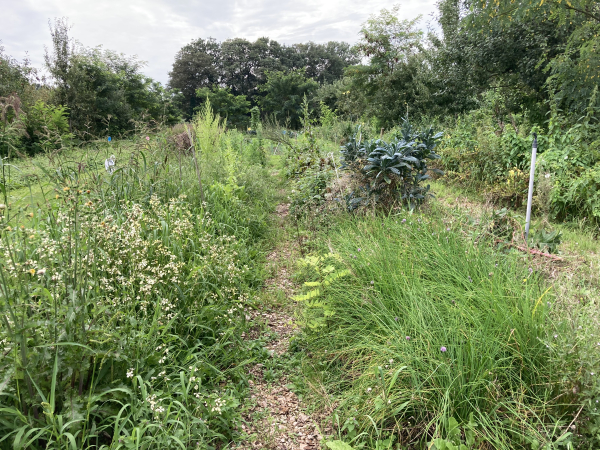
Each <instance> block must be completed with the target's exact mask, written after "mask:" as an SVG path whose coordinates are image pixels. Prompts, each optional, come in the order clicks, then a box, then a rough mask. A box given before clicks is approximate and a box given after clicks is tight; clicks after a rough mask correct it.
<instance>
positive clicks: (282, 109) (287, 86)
mask: <svg viewBox="0 0 600 450" xmlns="http://www.w3.org/2000/svg"><path fill="white" fill-rule="evenodd" d="M318 87H319V84H318V83H317V82H316V81H315V80H313V79H312V78H308V77H307V76H306V73H305V71H304V70H303V69H299V70H291V71H289V72H282V71H279V72H267V82H266V83H265V84H264V85H261V86H260V90H261V91H262V92H263V93H264V94H265V96H264V97H263V98H262V99H261V101H260V103H261V109H262V110H263V111H266V112H268V113H271V114H272V115H273V116H274V117H275V118H276V119H277V120H279V121H280V122H282V123H289V126H290V127H292V128H295V129H297V128H299V127H300V124H301V120H300V119H301V117H302V102H303V100H304V97H305V96H306V97H307V98H310V97H312V95H313V94H314V92H315V91H316V90H317V89H318Z"/></svg>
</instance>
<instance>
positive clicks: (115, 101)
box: [0, 0, 600, 152]
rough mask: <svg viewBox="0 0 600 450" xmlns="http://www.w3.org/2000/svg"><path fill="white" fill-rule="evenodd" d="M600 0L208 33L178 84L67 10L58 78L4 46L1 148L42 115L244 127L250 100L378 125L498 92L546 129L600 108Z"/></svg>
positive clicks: (454, 0) (504, 112) (189, 47)
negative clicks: (84, 35)
mask: <svg viewBox="0 0 600 450" xmlns="http://www.w3.org/2000/svg"><path fill="white" fill-rule="evenodd" d="M599 8H600V7H599V6H598V3H597V2H595V1H592V0H573V1H560V0H551V1H545V2H534V1H532V0H527V1H523V2H516V3H514V2H512V1H511V0H499V1H496V2H480V1H475V0H440V1H439V3H438V14H437V17H436V20H437V23H438V27H437V30H438V31H435V29H434V31H427V32H426V31H423V24H422V19H421V18H420V17H418V18H416V19H413V20H403V19H401V18H400V16H401V10H400V8H399V7H398V6H394V7H392V8H390V9H384V10H382V11H380V12H379V13H378V14H374V15H372V16H371V17H370V18H369V19H368V20H367V21H366V22H365V23H364V24H363V25H362V27H361V29H360V32H359V39H358V42H357V43H356V44H355V45H350V44H349V43H345V42H334V41H331V42H328V43H325V44H318V43H314V42H308V43H299V44H294V45H284V44H280V43H279V42H277V41H275V40H272V39H269V38H267V37H263V38H260V39H257V40H256V41H254V42H251V41H249V40H246V39H241V38H235V39H228V40H225V41H223V42H218V41H216V40H215V39H212V38H206V39H204V38H200V39H197V40H194V41H192V42H190V43H189V44H186V45H184V46H183V47H182V48H181V49H180V50H179V51H178V52H177V54H176V55H175V57H174V63H173V66H172V69H171V71H170V73H169V82H168V85H167V86H162V85H161V84H160V83H158V82H156V81H155V80H152V79H151V78H149V77H147V76H146V75H144V74H143V67H144V64H143V62H142V61H140V60H138V59H137V58H133V57H127V56H126V55H123V54H118V53H115V52H112V51H110V50H105V49H103V48H102V47H96V48H87V47H84V46H82V45H81V44H79V43H78V42H77V41H76V40H74V39H73V38H72V37H71V36H70V34H69V31H70V30H69V26H68V23H67V21H66V20H64V19H60V20H56V21H55V22H54V23H52V24H50V25H51V26H50V31H51V37H52V46H51V48H50V49H49V50H47V52H46V55H45V66H46V69H47V73H49V79H44V78H43V77H41V75H40V72H39V71H37V70H36V69H35V68H33V67H31V65H30V64H29V63H28V62H27V61H25V62H17V61H15V60H14V59H12V58H11V57H10V56H8V55H6V54H5V52H4V51H3V49H2V48H1V47H0V108H1V111H2V115H1V120H2V129H3V132H2V133H3V134H2V136H3V137H2V143H1V144H0V145H2V146H3V150H2V151H3V152H6V148H7V146H8V145H10V144H7V142H13V144H14V142H15V133H17V131H18V130H17V131H15V129H16V128H19V127H17V126H15V123H16V122H15V120H16V119H17V118H21V119H20V120H21V122H23V123H21V126H20V131H19V132H20V133H21V134H20V136H19V137H18V139H17V140H19V142H22V143H23V142H24V143H25V144H24V145H25V146H26V147H27V148H28V149H30V150H31V151H34V150H35V148H36V145H37V146H38V147H39V145H40V142H39V141H40V139H41V138H40V135H41V134H44V133H46V135H47V134H48V132H44V133H42V132H41V131H40V130H37V131H36V130H35V128H36V126H38V125H36V124H38V123H45V122H48V123H46V124H45V125H44V126H46V128H47V129H48V130H50V131H52V130H54V132H55V133H58V134H60V133H63V132H67V131H68V132H69V133H71V134H73V135H75V136H77V137H78V138H80V139H87V138H89V137H90V136H96V135H101V134H119V133H121V134H122V133H127V132H128V131H130V130H132V129H134V128H135V126H136V123H139V122H148V121H154V122H156V123H164V124H173V123H176V122H178V121H181V120H182V119H189V118H190V117H192V116H193V115H194V113H195V111H197V110H198V108H199V107H201V106H202V105H203V103H204V102H205V101H206V99H209V100H210V102H211V104H212V105H213V107H214V109H215V110H216V111H217V112H219V113H220V114H221V116H223V117H226V118H227V121H228V123H229V125H230V126H235V127H239V128H241V127H246V126H248V125H249V124H250V116H251V113H250V110H251V109H253V108H255V109H259V110H260V114H261V115H262V117H263V118H264V117H272V118H274V119H276V120H278V121H279V122H280V123H281V124H282V125H286V126H288V127H290V128H298V127H299V126H300V119H299V118H300V115H301V111H302V103H303V101H304V98H305V97H306V98H307V101H308V102H309V106H310V109H311V110H313V111H315V112H318V111H320V110H321V109H322V107H323V106H326V107H327V108H329V110H331V111H334V112H335V114H336V115H337V116H338V117H342V118H346V119H349V120H361V121H370V122H372V123H373V124H374V125H375V126H377V127H391V126H393V125H394V124H397V123H399V121H400V120H401V119H402V118H403V117H407V116H410V117H411V118H415V117H437V118H448V117H456V116H457V115H459V114H462V113H464V112H467V111H471V110H474V109H477V108H479V107H481V105H482V104H484V103H486V102H488V101H489V99H490V98H493V104H494V108H495V113H494V114H495V115H496V116H497V120H499V121H500V122H502V123H503V122H505V121H507V120H512V119H511V117H513V116H514V115H515V114H520V115H522V116H526V117H527V120H529V121H530V122H531V123H534V124H539V125H543V124H544V121H545V120H547V115H548V113H549V111H550V110H551V109H552V108H558V109H560V110H561V111H565V112H566V113H568V114H571V115H573V117H576V116H577V115H578V114H579V115H580V114H581V113H582V112H583V111H584V110H586V108H589V107H590V98H592V97H593V92H594V90H595V89H596V90H597V87H598V73H599V69H600V58H599V56H598V55H599V54H600V53H599V52H598V47H599V44H600V42H599V38H598V30H599V27H600V12H599ZM36 105H37V106H36ZM255 112H256V111H255ZM21 113H23V114H21ZM27 121H29V122H28V123H25V122H27ZM9 124H12V127H9ZM7 130H9V131H10V130H12V131H11V133H12V134H11V135H10V136H9V132H8V131H7ZM27 130H29V131H27ZM48 130H47V131H48ZM11 136H12V137H11ZM11 139H12V141H11Z"/></svg>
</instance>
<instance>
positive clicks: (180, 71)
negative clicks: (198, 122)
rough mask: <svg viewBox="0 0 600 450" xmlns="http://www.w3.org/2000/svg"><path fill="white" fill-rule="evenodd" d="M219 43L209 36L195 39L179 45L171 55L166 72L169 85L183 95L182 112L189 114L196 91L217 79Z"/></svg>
mask: <svg viewBox="0 0 600 450" xmlns="http://www.w3.org/2000/svg"><path fill="white" fill-rule="evenodd" d="M220 60H221V46H220V44H219V43H218V42H217V41H216V40H215V39H213V38H208V39H197V40H195V41H193V42H191V43H189V44H187V45H185V46H184V47H182V48H181V50H179V51H178V52H177V54H176V55H175V62H174V63H173V69H172V70H171V72H169V86H170V87H171V88H173V89H176V90H179V91H180V92H181V93H182V95H183V104H184V105H185V106H184V112H185V114H186V116H187V117H191V115H192V114H193V111H194V108H195V107H196V106H198V104H199V101H198V98H197V97H196V90H197V89H199V88H202V87H210V86H213V85H216V84H218V83H220V81H221V69H220Z"/></svg>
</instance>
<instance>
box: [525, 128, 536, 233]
mask: <svg viewBox="0 0 600 450" xmlns="http://www.w3.org/2000/svg"><path fill="white" fill-rule="evenodd" d="M536 155H537V134H536V133H533V145H532V146H531V170H530V171H529V191H528V192H527V215H526V216H525V242H527V239H528V237H529V224H530V222H531V200H532V198H533V177H534V176H535V157H536Z"/></svg>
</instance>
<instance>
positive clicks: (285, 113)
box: [0, 0, 600, 450]
mask: <svg viewBox="0 0 600 450" xmlns="http://www.w3.org/2000/svg"><path fill="white" fill-rule="evenodd" d="M438 7H439V15H438V17H437V20H438V23H439V25H440V32H439V33H437V34H436V33H433V32H429V33H424V32H423V31H421V30H420V28H419V24H420V18H415V19H413V20H403V19H401V18H400V14H401V12H402V10H401V9H400V8H399V7H397V6H394V7H392V8H391V9H388V10H382V11H381V12H380V13H379V14H374V15H372V16H371V17H370V18H369V20H367V21H366V22H365V23H364V24H363V26H362V28H361V30H360V35H359V36H360V38H359V41H358V43H357V44H356V45H355V46H350V45H349V44H346V43H338V42H330V43H328V44H315V43H307V44H296V45H291V46H285V45H280V44H278V43H277V42H275V41H272V40H269V39H268V38H261V39H259V40H257V41H256V42H253V43H252V42H249V41H247V40H244V39H230V40H226V41H224V42H221V43H220V42H217V41H215V40H213V39H198V40H195V41H193V42H192V43H190V44H188V45H186V46H184V47H183V48H182V49H181V50H180V52H178V54H177V55H176V56H175V62H174V65H173V70H172V71H171V73H170V86H169V87H168V88H163V87H162V86H160V85H159V84H157V83H155V82H153V81H152V80H150V79H149V78H147V77H145V76H144V75H143V74H142V72H141V70H142V67H143V65H142V63H141V62H140V61H137V60H136V59H134V58H128V57H126V56H124V55H117V54H115V53H113V52H111V51H106V50H102V49H100V48H95V49H87V48H84V47H83V46H81V45H80V44H78V43H76V41H74V40H72V38H71V37H70V35H69V26H68V24H67V22H66V21H65V20H58V21H56V22H54V24H53V25H51V35H52V39H53V46H52V49H51V51H49V52H48V53H47V55H46V69H47V70H48V73H49V74H50V77H51V79H49V80H44V79H43V78H41V77H40V75H39V73H40V72H38V71H36V70H35V69H34V68H32V67H31V66H30V65H29V64H28V62H27V61H25V62H22V63H20V62H17V61H15V60H14V59H12V58H10V57H9V56H7V55H5V54H4V52H3V49H2V48H0V121H1V122H2V123H1V125H0V154H1V155H2V159H1V160H0V162H1V165H0V169H1V171H0V195H1V198H0V202H1V203H0V212H1V218H0V221H1V224H0V238H1V239H0V250H1V252H0V323H1V326H0V351H1V352H2V353H1V355H2V356H1V358H0V405H1V407H0V448H2V449H4V448H6V449H8V448H16V449H18V448H23V449H25V448H33V449H37V448H39V449H41V448H47V449H54V448H56V449H58V448H72V449H76V448H107V449H108V448H111V449H117V448H147V449H150V448H157V449H158V448H161V449H162V448H188V447H190V448H191V447H193V446H194V447H197V448H208V449H211V448H214V449H217V448H219V449H222V448H228V447H231V446H235V445H236V443H238V442H240V441H243V440H244V439H245V438H246V437H247V436H243V434H244V433H245V431H241V430H245V429H246V428H243V427H241V425H242V414H241V412H240V410H241V409H243V408H245V407H246V406H247V401H248V399H247V396H248V388H249V380H250V377H251V376H253V375H252V373H251V371H250V370H249V367H250V365H251V364H254V363H256V362H259V363H260V364H262V363H263V362H267V361H268V362H267V363H266V369H265V371H264V373H265V380H266V381H274V380H276V379H277V378H278V377H279V375H280V374H281V373H282V372H284V371H285V370H286V367H285V363H282V362H280V361H281V360H275V359H269V358H270V354H269V352H268V351H267V350H266V348H265V347H264V342H263V340H262V339H263V338H260V337H259V338H257V339H250V338H248V334H246V332H247V331H249V326H248V323H247V322H248V320H249V317H250V316H249V315H248V312H249V309H250V308H261V307H265V305H266V303H264V299H262V300H261V297H260V296H259V295H257V293H258V292H259V290H260V289H261V286H262V284H263V282H264V279H265V276H266V274H265V271H264V269H263V256H262V255H263V254H264V250H265V249H266V244H267V243H268V241H269V239H270V238H271V235H272V231H271V227H270V219H269V214H270V212H271V210H272V207H273V206H274V197H275V196H276V195H278V196H281V197H285V196H287V197H288V201H289V219H287V225H288V227H289V229H288V230H286V233H288V234H289V235H290V236H292V239H293V240H294V241H295V242H294V243H293V245H294V246H296V247H297V249H298V250H299V252H300V254H301V255H302V258H301V259H300V260H299V261H298V262H297V264H296V273H295V277H296V281H298V282H299V283H303V284H301V285H300V286H299V289H298V292H296V293H295V294H294V295H291V296H290V297H291V298H290V299H283V296H284V295H283V290H282V291H281V292H280V293H279V294H276V296H277V299H278V300H277V301H278V302H284V300H290V301H294V302H295V306H296V314H297V324H298V325H299V329H298V332H297V334H296V335H295V336H294V337H293V338H292V339H291V345H290V349H289V351H288V355H287V356H289V358H288V359H289V361H291V362H290V368H288V369H290V370H291V369H293V370H294V372H295V373H294V382H293V385H291V386H293V388H294V389H295V390H296V391H297V392H298V393H300V394H302V397H303V399H304V400H305V401H306V402H307V403H308V405H309V406H310V408H311V409H312V410H315V411H317V412H319V414H320V415H321V416H322V417H325V419H323V420H322V423H321V425H323V429H324V430H327V429H330V430H331V434H330V435H328V436H325V438H326V439H325V442H324V443H323V444H324V445H325V446H326V447H328V448H330V449H333V450H336V449H344V450H348V449H359V448H363V449H373V450H382V449H424V448H427V449H438V450H442V449H460V450H464V449H480V450H484V449H485V450H487V449H506V450H508V449H527V450H529V449H531V450H541V449H544V450H551V449H552V450H559V449H580V450H591V449H594V448H598V446H600V434H599V433H600V432H599V430H600V414H599V413H598V409H597V408H598V406H597V405H598V402H599V401H600V387H599V386H600V385H599V382H598V380H599V378H598V370H599V369H600V367H598V365H599V362H598V361H599V359H598V357H597V355H598V349H599V348H600V347H599V346H600V344H599V343H598V337H597V328H598V326H599V324H600V320H599V318H600V316H599V314H598V278H597V270H596V268H597V265H598V260H597V254H598V252H599V248H598V246H597V242H596V240H597V236H598V225H599V221H600V188H599V186H600V176H599V173H600V172H599V164H600V156H599V155H600V153H599V148H598V143H599V142H600V132H599V128H598V114H599V111H600V110H599V106H598V99H599V98H600V97H599V95H598V77H597V73H598V68H599V67H598V63H599V62H598V61H599V60H598V56H597V55H598V52H597V47H598V33H597V32H598V26H599V25H598V21H599V19H600V11H599V9H598V4H597V2H592V1H589V0H577V1H567V2H561V1H550V2H533V1H525V2H519V3H518V4H516V3H514V2H509V1H504V0H501V1H497V2H491V3H490V2H483V3H482V2H472V1H470V0H465V1H462V0H461V1H453V0H447V1H446V0H443V1H440V2H439V4H438ZM183 118H185V119H186V120H188V121H187V122H184V121H183ZM532 133H536V134H537V137H538V144H539V145H538V161H537V166H536V167H537V169H536V179H535V192H534V221H533V226H532V229H531V232H530V234H529V236H528V240H526V239H525V236H524V231H523V222H524V221H523V218H522V217H521V213H522V211H523V208H524V203H525V199H526V195H527V189H528V184H529V183H528V182H529V178H528V177H529V167H530V163H531V159H530V158H531V156H530V155H531V153H530V152H531V144H532V136H531V135H532ZM109 136H111V138H114V137H116V136H118V137H120V138H119V139H112V140H109V139H108V137H109ZM433 174H434V175H435V176H434V177H433V178H437V177H441V178H440V180H439V181H435V180H434V181H432V180H431V179H430V176H431V175H433ZM273 180H279V182H280V183H281V185H280V186H279V187H282V186H283V187H282V191H283V192H279V193H278V194H275V193H274V192H275V191H276V188H275V184H274V183H273ZM432 183H433V184H434V186H436V191H440V192H442V194H445V195H446V197H444V198H443V199H442V201H439V200H436V199H435V197H434V196H433V195H432V194H433V193H432V192H431V185H432ZM452 192H459V194H456V196H457V197H461V196H462V198H465V197H464V196H465V195H466V196H468V197H466V198H467V199H468V201H469V202H471V203H473V204H476V206H473V205H470V206H469V207H468V208H462V207H458V206H457V205H456V204H455V203H454V204H449V201H448V198H449V193H452ZM483 202H485V206H482V205H481V203H483ZM282 206H285V205H282ZM283 210H287V207H284V208H282V211H283ZM580 243H581V245H580ZM290 245H292V244H290ZM289 264H290V266H292V265H293V262H289ZM292 363H293V365H292ZM299 369H301V370H299ZM274 445H275V444H274Z"/></svg>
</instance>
